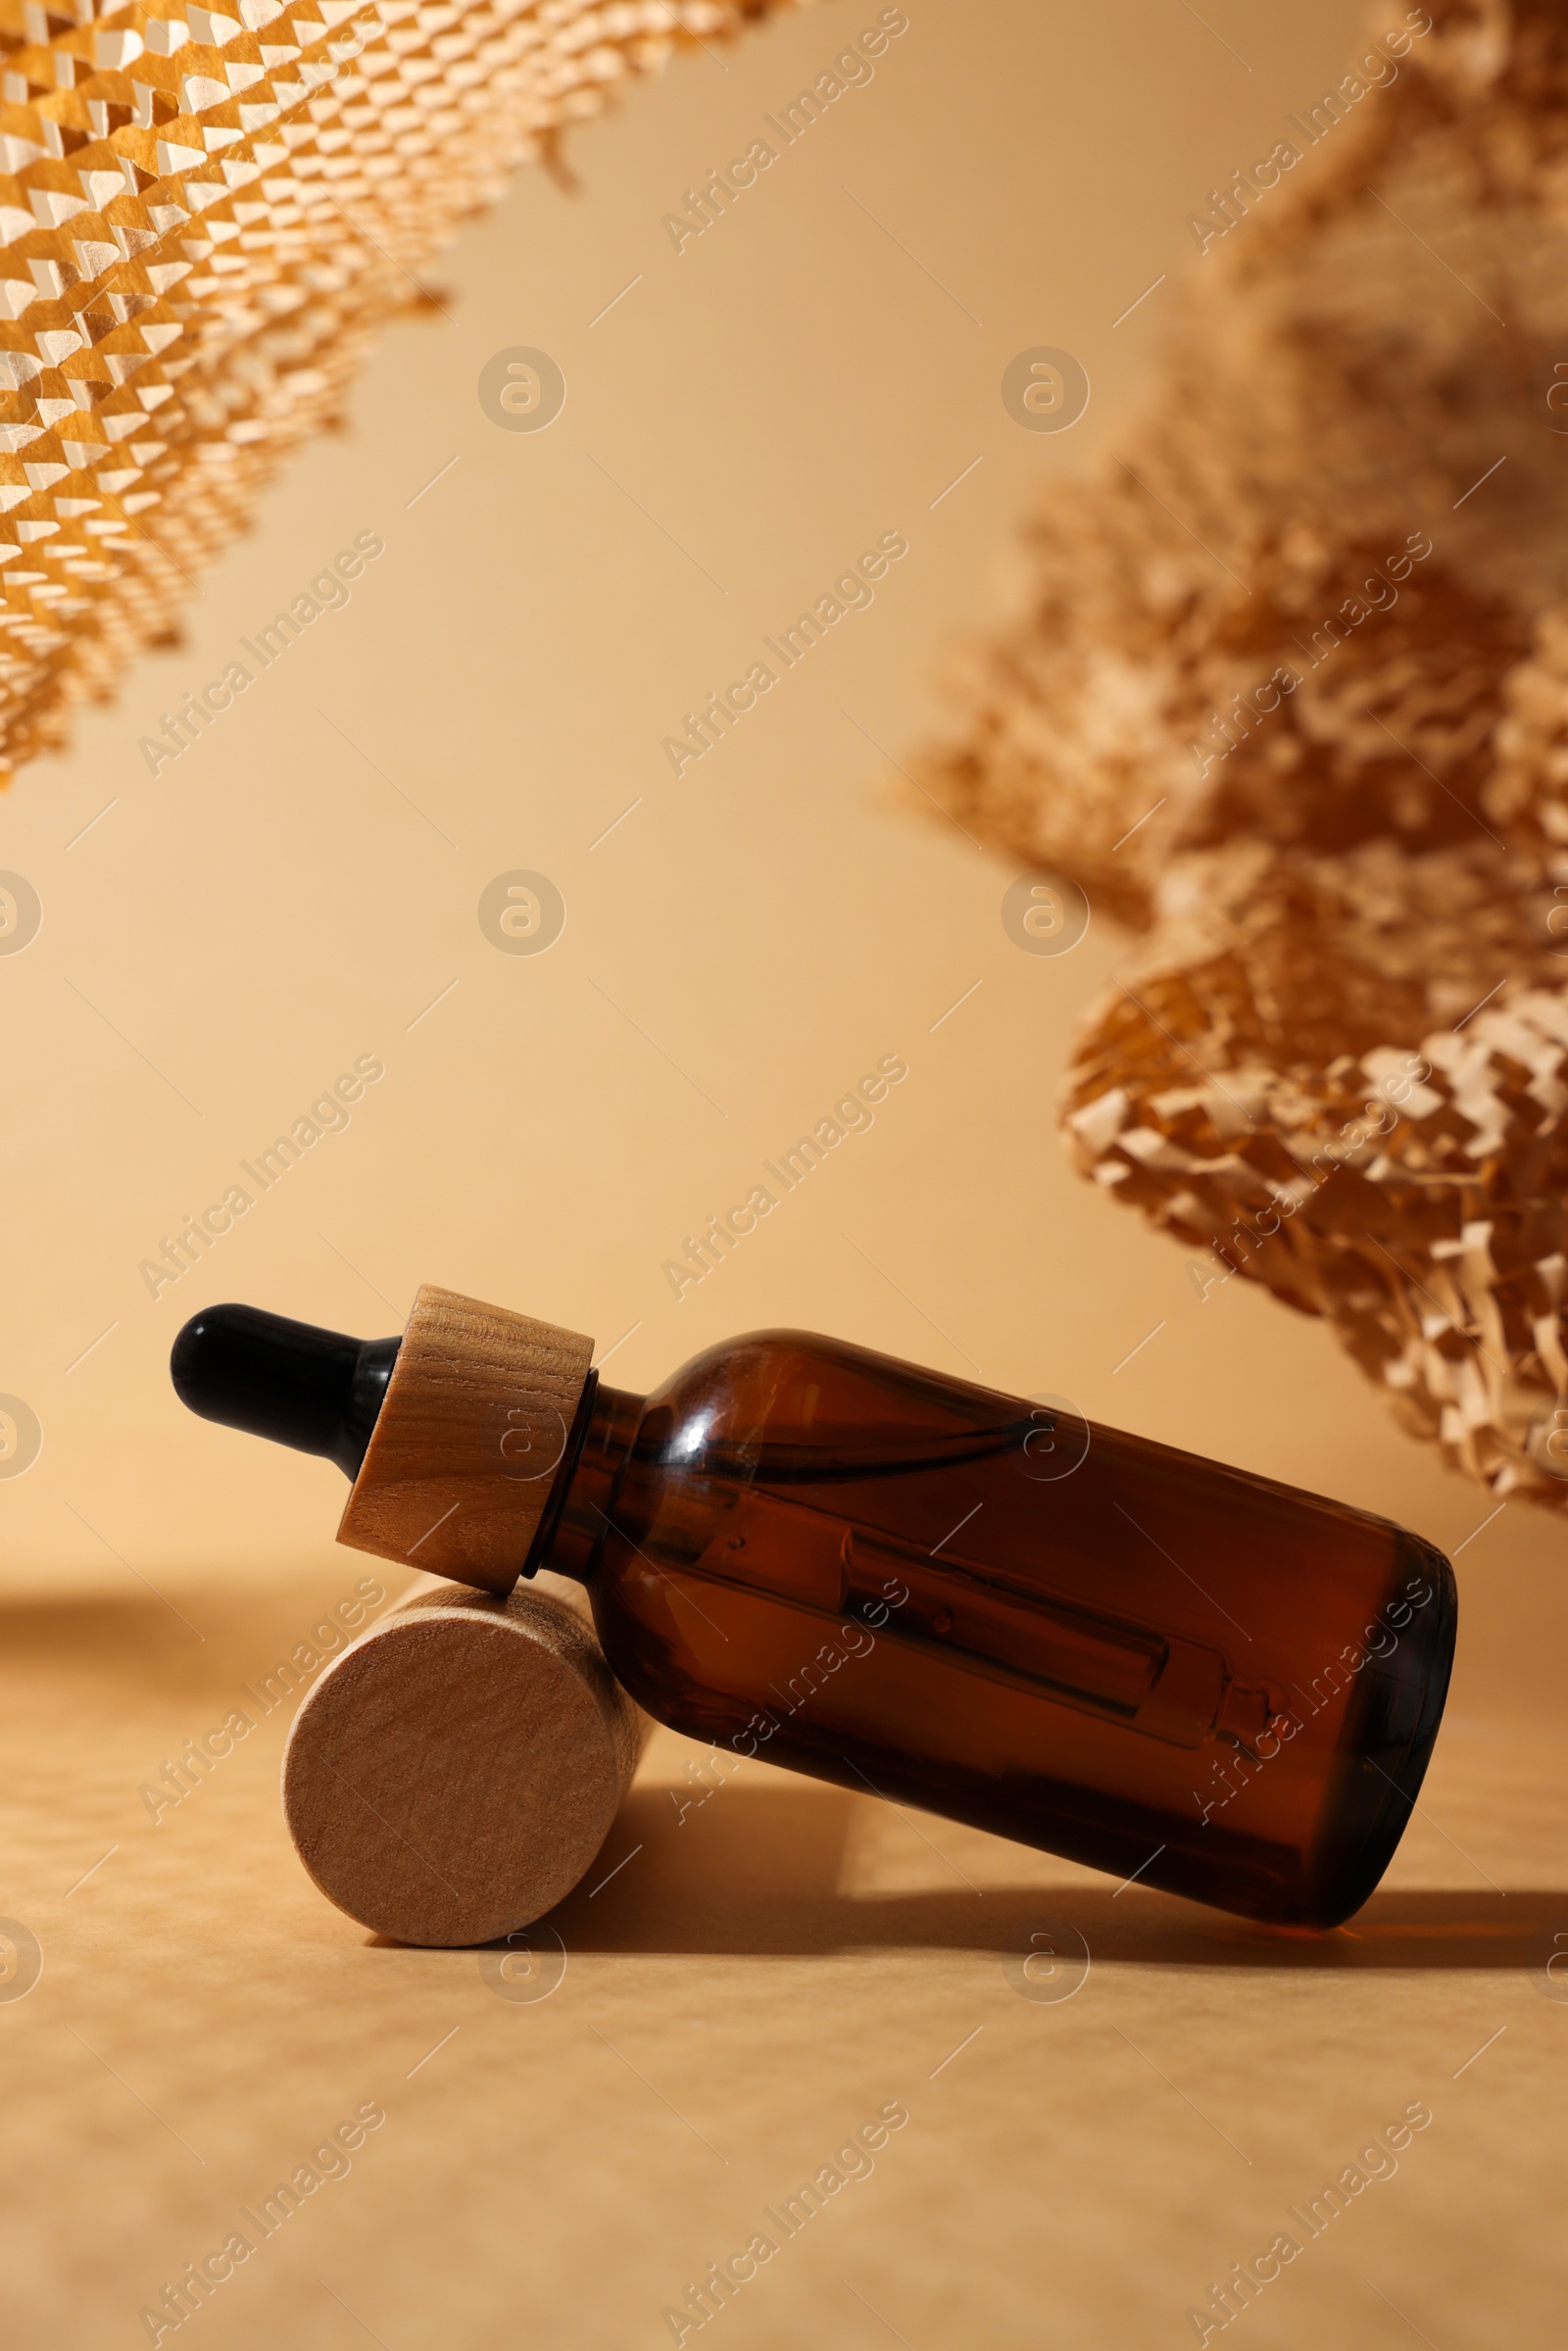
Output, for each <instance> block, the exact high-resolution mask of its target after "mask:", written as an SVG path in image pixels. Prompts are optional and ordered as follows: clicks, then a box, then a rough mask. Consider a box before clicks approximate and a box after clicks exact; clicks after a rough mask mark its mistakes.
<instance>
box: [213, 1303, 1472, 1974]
mask: <svg viewBox="0 0 1568 2351" xmlns="http://www.w3.org/2000/svg"><path fill="white" fill-rule="evenodd" d="M279 1330H280V1331H281V1332H282V1333H284V1334H287V1335H290V1336H288V1337H287V1338H286V1340H280V1339H279V1338H278V1337H277V1336H276V1332H277V1331H279ZM294 1335H298V1336H294ZM306 1342H312V1343H314V1344H315V1345H316V1347H317V1348H318V1350H319V1355H318V1360H319V1363H320V1364H321V1365H325V1364H327V1362H328V1359H330V1365H331V1370H330V1376H329V1377H327V1376H324V1375H323V1376H321V1377H318V1378H316V1380H315V1383H314V1385H310V1384H309V1383H307V1385H308V1386H309V1401H310V1410H309V1412H306V1411H304V1410H303V1409H301V1408H300V1407H299V1405H298V1400H297V1391H291V1396H292V1397H293V1399H294V1400H293V1401H291V1400H290V1399H289V1398H284V1397H281V1396H279V1393H278V1388H277V1383H278V1382H279V1381H280V1380H284V1381H297V1380H298V1379H299V1359H300V1355H301V1351H302V1349H303V1348H305V1343H306ZM253 1343H254V1344H253ZM391 1349H395V1350H396V1352H395V1354H393V1355H389V1350H391ZM306 1351H308V1349H307V1350H306ZM589 1351H590V1350H589V1343H588V1342H587V1341H585V1340H581V1341H579V1340H576V1339H575V1338H574V1335H573V1334H570V1333H563V1332H559V1331H556V1330H555V1329H554V1327H553V1326H550V1325H545V1324H539V1323H534V1322H531V1321H529V1320H528V1319H527V1318H525V1317H522V1316H515V1315H511V1314H508V1313H506V1312H505V1311H504V1310H503V1309H499V1308H495V1307H486V1306H480V1305H478V1304H476V1303H475V1302H474V1301H472V1300H468V1299H464V1298H458V1297H456V1296H455V1295H454V1294H452V1293H449V1292H444V1291H438V1290H433V1289H427V1290H424V1291H421V1293H420V1295H419V1299H418V1301H417V1304H416V1307H415V1311H414V1314H413V1316H411V1319H410V1323H409V1326H408V1330H407V1332H406V1333H405V1334H404V1338H403V1341H402V1343H401V1346H399V1344H398V1343H397V1342H380V1343H373V1344H372V1347H367V1348H365V1349H362V1348H360V1347H359V1345H358V1343H356V1342H354V1341H352V1340H348V1341H345V1340H341V1339H337V1338H335V1337H334V1336H333V1335H331V1334H326V1333H321V1334H316V1333H313V1332H311V1331H310V1330H309V1329H308V1327H307V1326H304V1325H299V1324H281V1323H280V1318H277V1317H273V1316H262V1315H257V1314H256V1313H255V1312H254V1310H253V1309H250V1308H227V1307H218V1308H214V1309H211V1310H209V1312H208V1314H207V1315H205V1316H199V1317H197V1318H196V1321H195V1322H194V1323H192V1324H190V1325H188V1326H187V1328H186V1331H185V1332H183V1333H181V1335H180V1339H179V1341H178V1342H177V1343H176V1347H175V1353H174V1375H175V1383H176V1386H177V1387H178V1388H179V1389H180V1393H181V1394H182V1395H183V1396H185V1399H186V1401H187V1402H189V1403H191V1404H192V1405H193V1407H194V1408H195V1409H196V1410H198V1411H203V1412H206V1413H207V1414H208V1416H209V1417H212V1418H217V1419H222V1420H225V1421H228V1422H230V1423H232V1424H233V1425H237V1426H241V1427H247V1428H251V1429H254V1430H256V1431H257V1433H260V1434H265V1435H270V1436H276V1437H280V1438H281V1439H282V1440H283V1441H284V1442H286V1443H292V1444H295V1445H302V1444H303V1445H306V1447H307V1449H311V1450H316V1451H319V1452H323V1453H327V1454H329V1455H331V1456H332V1457H333V1458H335V1459H337V1460H338V1461H339V1462H340V1464H341V1465H342V1466H343V1467H345V1468H346V1469H348V1470H349V1472H350V1474H351V1475H354V1474H355V1471H354V1464H353V1463H351V1461H350V1460H349V1459H347V1458H345V1454H346V1453H349V1452H352V1451H353V1449H354V1445H355V1444H358V1445H359V1447H360V1451H361V1452H363V1463H361V1464H360V1465H359V1467H358V1475H357V1477H356V1481H355V1486H354V1491H353V1494H351V1496H350V1502H349V1507H348V1510H347V1511H346V1513H345V1518H344V1524H343V1527H342V1529H341V1530H340V1533H341V1536H342V1539H343V1540H345V1541H348V1542H351V1543H359V1544H361V1545H362V1546H363V1547H367V1548H371V1549H375V1550H378V1551H381V1552H382V1553H383V1554H384V1555H385V1556H388V1557H394V1558H395V1557H399V1556H406V1555H407V1552H408V1549H409V1547H410V1546H411V1545H412V1546H414V1547H415V1550H416V1556H415V1559H414V1564H416V1565H419V1566H429V1567H431V1568H433V1569H434V1570H435V1572H437V1573H440V1574H447V1575H453V1576H458V1577H462V1578H465V1579H466V1580H467V1581H471V1582H475V1583H479V1584H482V1585H484V1586H486V1587H487V1588H488V1589H491V1590H506V1589H509V1588H510V1586H511V1585H512V1583H513V1582H515V1578H516V1577H517V1575H518V1574H532V1573H534V1572H535V1571H536V1570H537V1569H539V1568H540V1567H543V1566H548V1567H550V1568H551V1569H553V1570H555V1571H556V1572H558V1573H561V1574H564V1575H567V1576H571V1577H574V1578H576V1579H577V1580H578V1581H580V1582H581V1583H582V1584H583V1585H584V1586H585V1587H586V1590H587V1592H588V1595H589V1599H590V1602H591V1605H592V1608H593V1613H594V1619H595V1623H596V1626H597V1629H598V1633H599V1638H600V1641H601V1642H602V1644H603V1647H604V1651H605V1654H606V1656H607V1658H608V1660H609V1662H610V1665H611V1667H612V1669H613V1672H614V1673H615V1675H616V1676H617V1678H618V1679H619V1680H620V1682H621V1683H622V1684H623V1685H624V1687H625V1688H626V1689H627V1690H629V1691H630V1693H631V1694H632V1696H633V1697H634V1698H636V1699H637V1701H638V1703H639V1704H640V1705H642V1706H643V1707H644V1708H645V1709H646V1710H647V1711H648V1712H649V1713H650V1714H652V1715H654V1716H655V1717H657V1718H658V1719H659V1720H660V1721H662V1722H665V1723H668V1724H670V1725H671V1726H672V1727H673V1728H675V1729H676V1730H679V1731H682V1732H685V1733H687V1734H688V1735H690V1736H691V1737H693V1738H696V1739H704V1740H707V1741H710V1742H711V1743H712V1744H714V1745H716V1746H718V1747H721V1748H723V1749H725V1750H727V1751H729V1752H730V1753H732V1754H735V1755H739V1756H756V1757H759V1758H760V1759H762V1760H764V1761H766V1762H769V1763H774V1764H778V1765H781V1766H783V1767H784V1768H786V1769H789V1770H793V1771H800V1772H805V1773H809V1774H810V1775H811V1776H813V1777H815V1778H818V1779H823V1780H829V1781H832V1782H834V1783H836V1784H837V1785H838V1786H840V1787H843V1788H853V1789H857V1790H858V1791H860V1792H862V1793H867V1792H868V1793H872V1794H876V1795H880V1796H886V1797H890V1798H892V1799H894V1800H895V1801H897V1802H899V1803H903V1804H909V1805H914V1806H917V1807H920V1808H922V1809H924V1810H926V1811H929V1812H934V1813H940V1814H945V1815H946V1816H948V1817H949V1818H951V1819H954V1820H958V1821H964V1822H967V1823H970V1824H972V1825H973V1826H975V1827H978V1828H982V1829H987V1830H991V1831H994V1832H996V1833H997V1834H999V1835H1001V1836H1004V1837H1012V1838H1015V1839H1017V1840H1018V1841H1020V1842H1022V1843H1025V1844H1029V1845H1034V1846H1038V1847H1040V1848H1041V1849H1043V1850H1045V1851H1047V1852H1053V1853H1059V1854H1063V1855H1065V1856H1067V1857H1069V1858H1070V1859H1072V1860H1074V1861H1078V1862H1084V1863H1087V1864H1089V1865H1091V1866H1092V1867H1095V1868H1098V1869H1102V1870H1106V1871H1109V1872H1111V1873H1112V1874H1113V1875H1114V1876H1115V1877H1116V1878H1117V1879H1118V1880H1126V1879H1129V1878H1133V1877H1136V1878H1137V1880H1138V1882H1139V1883H1140V1884H1141V1885H1144V1886H1159V1887H1162V1888H1164V1889H1166V1890H1167V1891H1170V1892H1173V1893H1178V1894H1185V1895H1189V1896H1191V1897H1193V1898H1194V1899H1197V1900H1200V1901H1204V1902H1209V1903H1214V1904H1217V1905H1218V1906H1220V1907H1221V1908H1224V1909H1227V1910H1232V1911H1237V1912H1240V1913H1242V1914H1243V1915H1245V1916H1248V1917H1251V1918H1254V1919H1259V1920H1266V1921H1272V1922H1276V1923H1282V1924H1284V1923H1289V1924H1297V1925H1311V1926H1319V1927H1323V1926H1331V1925H1334V1924H1336V1923H1337V1922H1338V1921H1340V1920H1342V1919H1344V1918H1346V1917H1348V1915H1349V1914H1350V1913H1351V1912H1352V1911H1353V1910H1355V1909H1356V1908H1358V1907H1359V1905H1360V1904H1361V1903H1362V1902H1363V1901H1364V1900H1365V1899H1366V1897H1367V1895H1368V1894H1369V1893H1370V1892H1371V1891H1372V1889H1373V1887H1374V1886H1376V1884H1377V1882H1378V1880H1379V1878H1380V1877H1381V1876H1382V1874H1383V1872H1384V1870H1385V1868H1386V1867H1387V1865H1388V1862H1389V1859H1390V1857H1391V1855H1392V1854H1393V1852H1394V1849H1395V1846H1396V1844H1397V1841H1398V1838H1399V1836H1400V1834H1401V1832H1402V1830H1403V1828H1404V1825H1405V1822H1406V1820H1407V1819H1408V1817H1409V1814H1410V1810H1411V1807H1412V1805H1413V1802H1414V1798H1415V1795H1416V1793H1417V1791H1418V1789H1419V1787H1420V1784H1421V1778H1422V1775H1423V1773H1424V1771H1425V1769H1426V1764H1427V1759H1428V1757H1429V1755H1430V1753H1431V1749H1432V1744H1433V1740H1434V1739H1435V1737H1436V1734H1437V1728H1438V1723H1439V1719H1440V1717H1441V1714H1442V1710H1443V1703H1444V1698H1445V1696H1446V1688H1447V1679H1448V1671H1449V1665H1450V1662H1451V1657H1452V1651H1453V1639H1454V1623H1455V1613H1456V1601H1455V1593H1454V1585H1453V1576H1452V1571H1451V1569H1450V1568H1449V1566H1448V1563H1447V1561H1446V1559H1445V1558H1444V1557H1443V1556H1442V1554H1441V1553H1440V1552H1438V1551H1436V1550H1435V1549H1433V1548H1432V1546H1431V1545H1430V1544H1428V1543H1424V1542H1423V1541H1421V1539H1420V1538H1418V1537H1416V1536H1413V1535H1410V1534H1407V1533H1405V1532H1404V1531H1403V1530H1402V1529H1400V1528H1398V1527H1396V1526H1394V1525H1392V1524H1390V1523H1389V1522H1388V1521H1386V1520H1383V1519H1379V1518H1374V1517H1371V1516H1369V1515H1367V1514H1366V1513H1364V1512H1361V1511H1357V1510H1352V1509H1350V1508H1348V1507H1347V1506H1345V1505H1341V1504H1338V1503H1334V1502H1330V1501H1325V1500H1322V1499H1319V1498H1317V1497H1315V1496H1313V1495H1310V1494H1300V1493H1298V1492H1296V1491H1294V1490H1293V1489H1291V1488H1288V1487H1284V1486H1280V1485H1276V1484H1274V1483H1272V1482H1271V1481H1269V1480H1266V1479H1262V1478H1256V1477H1251V1476H1250V1475H1248V1474H1246V1473H1244V1472H1241V1471H1237V1470H1233V1469H1228V1468H1225V1467H1223V1466H1221V1465H1220V1464H1218V1463H1215V1462H1210V1461H1203V1460H1200V1459H1198V1458H1196V1457H1195V1456H1193V1455H1191V1454H1186V1453H1180V1452H1175V1451H1172V1450H1171V1449H1169V1448H1168V1447H1166V1446H1163V1445H1153V1444H1151V1443H1150V1442H1149V1441H1147V1440H1145V1439H1142V1438H1135V1437H1128V1436H1123V1435H1120V1434H1118V1433H1117V1432H1116V1431H1114V1430H1110V1429H1105V1428H1102V1427H1099V1426H1095V1425H1092V1424H1090V1423H1088V1422H1086V1421H1085V1420H1084V1419H1083V1418H1082V1417H1081V1415H1079V1414H1078V1413H1076V1412H1075V1411H1074V1410H1073V1408H1072V1407H1071V1406H1070V1405H1068V1404H1065V1403H1063V1402H1061V1401H1059V1400H1052V1401H1048V1402H1044V1403H1042V1402H1031V1401H1029V1400H1021V1399H1016V1398H1012V1397H1008V1396H1000V1395H996V1394H994V1393H992V1392H990V1391H988V1390H986V1389H982V1388H978V1387H974V1386H971V1385H969V1384H968V1383H966V1382H963V1381H957V1380H953V1379H949V1378H947V1377H945V1376H943V1375H939V1374H937V1373H934V1372H930V1371H924V1370H919V1369H916V1368H915V1367H913V1366H911V1365H908V1364H905V1363H900V1362H896V1361H893V1360H892V1359H890V1358H889V1357H886V1356H883V1355H879V1354H874V1353H871V1352H869V1351H868V1350H866V1349H865V1348H862V1347H855V1346H852V1345H849V1344H847V1343H846V1342H843V1341H839V1340H832V1339H823V1338H813V1337H811V1336H809V1335H808V1334H805V1333H800V1332H790V1331H776V1332H763V1333H760V1334H757V1335H754V1336H751V1337H747V1338H742V1339H736V1340H732V1341H729V1342H727V1343H725V1344H724V1345H721V1346H718V1347H711V1348H709V1349H707V1350H706V1351H705V1352H704V1353H702V1354H700V1355H698V1356H697V1357H696V1358H695V1359H694V1360H693V1361H692V1362H690V1363H688V1364H687V1365H685V1366H684V1367H683V1368H682V1369H681V1370H679V1371H677V1372H676V1373H674V1374H673V1376H672V1377H671V1378H670V1379H669V1380H667V1381H666V1382H665V1383H664V1384H663V1386H662V1387H661V1388H659V1389H657V1390H656V1391H655V1392H654V1394H653V1395H652V1396H647V1397H639V1396H632V1395H629V1394H626V1393H624V1392H621V1391H617V1390H615V1389H613V1388H610V1387H608V1386H606V1385H604V1384H602V1383H600V1382H599V1381H597V1380H596V1378H595V1376H594V1374H593V1373H592V1372H591V1371H590V1370H589V1369H588V1355H589ZM389 1360H390V1373H389V1374H388V1373H387V1372H386V1370H385V1369H384V1368H383V1367H384V1365H385V1364H386V1363H387V1362H388V1361H389ZM455 1364H456V1365H458V1366H459V1367H460V1369H461V1375H462V1376H457V1375H456V1374H455V1373H454V1369H453V1367H454V1365H455ZM247 1365H249V1366H250V1367H251V1368H250V1369H249V1370H248V1369H247V1368H246V1367H247ZM248 1382H249V1383H250V1385H249V1387H248V1386H247V1383H248ZM333 1382H335V1383H336V1388H335V1389H333V1386H332V1383H333ZM334 1396H336V1398H337V1401H336V1404H334V1401H333V1398H334ZM383 1398H384V1400H380V1399H383ZM371 1399H374V1400H377V1401H379V1410H378V1414H377V1416H376V1417H375V1418H374V1420H373V1426H372V1427H371V1428H370V1430H369V1433H368V1439H365V1440H362V1439H361V1437H360V1431H361V1429H362V1428H363V1427H364V1425H365V1422H366V1419H367V1414H368V1409H369V1402H370V1400H371ZM345 1430H352V1436H353V1442H352V1443H351V1442H350V1440H349V1439H348V1438H347V1437H346V1436H345ZM504 1448H505V1449H504ZM519 1451H520V1453H521V1456H522V1459H523V1461H524V1463H526V1462H527V1461H528V1460H529V1459H532V1460H533V1461H536V1462H537V1463H539V1464H540V1467H539V1469H538V1470H536V1471H534V1472H532V1473H530V1472H529V1471H528V1470H527V1469H526V1468H524V1469H523V1473H522V1475H520V1476H519V1474H518V1471H519V1461H518V1456H519ZM444 1504H446V1505H448V1506H447V1514H446V1517H445V1518H444V1519H443V1520H442V1521H441V1527H440V1531H439V1533H437V1532H436V1530H435V1529H433V1528H432V1529H431V1532H430V1534H429V1535H428V1536H426V1535H425V1534H422V1533H420V1532H419V1530H420V1529H421V1528H423V1527H425V1526H426V1525H427V1524H428V1522H430V1521H434V1520H435V1519H436V1518H437V1516H438V1513H439V1512H440V1510H441V1509H442V1507H443V1505H444ZM405 1538H406V1539H407V1540H405Z"/></svg>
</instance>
